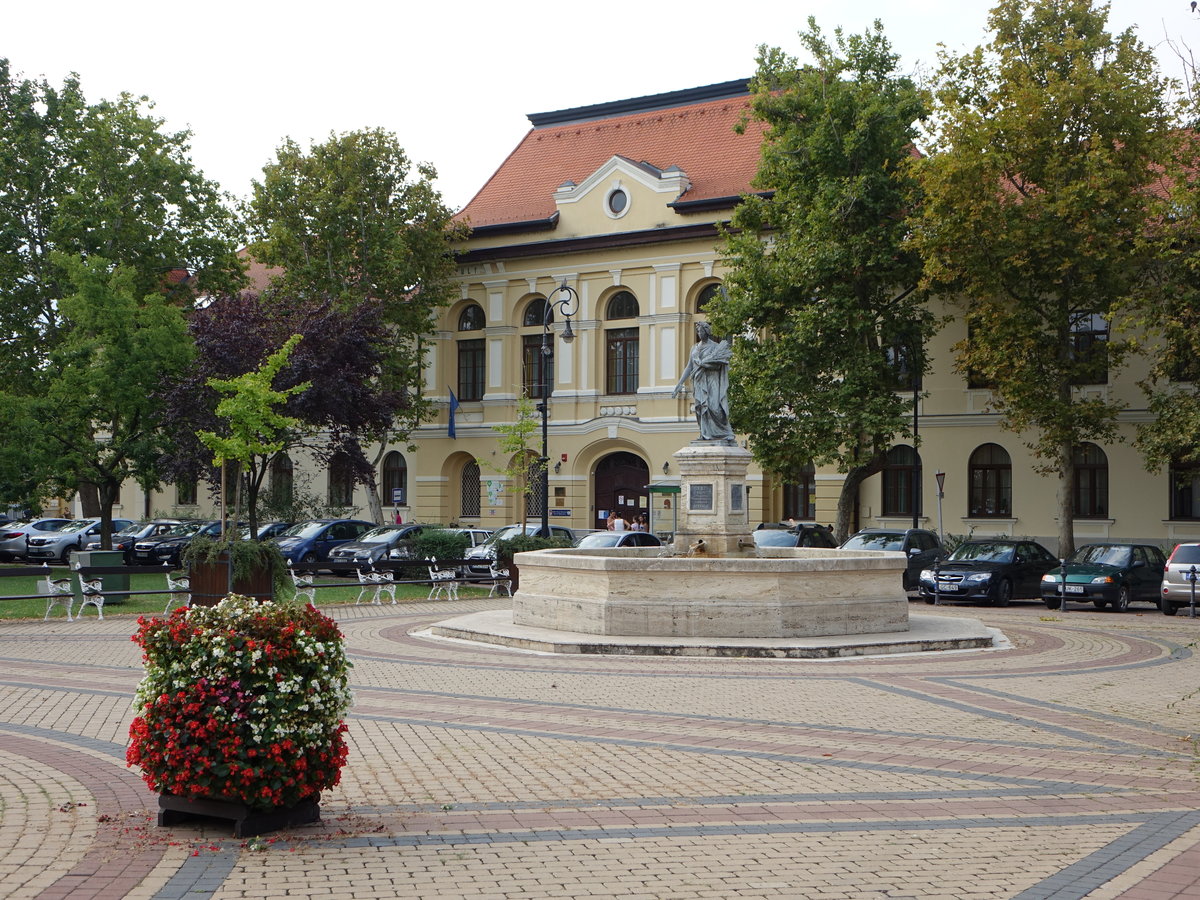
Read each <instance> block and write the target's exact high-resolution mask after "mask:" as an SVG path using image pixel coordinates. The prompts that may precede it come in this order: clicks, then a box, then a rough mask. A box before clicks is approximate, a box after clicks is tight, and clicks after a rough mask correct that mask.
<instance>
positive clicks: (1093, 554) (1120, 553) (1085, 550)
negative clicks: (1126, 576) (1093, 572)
mask: <svg viewBox="0 0 1200 900" xmlns="http://www.w3.org/2000/svg"><path fill="white" fill-rule="evenodd" d="M1132 554H1133V550H1132V548H1130V547H1111V546H1105V545H1104V544H1090V545H1088V546H1086V547H1080V548H1079V549H1078V550H1076V551H1075V552H1074V553H1072V554H1071V555H1070V556H1069V557H1067V562H1069V563H1091V564H1092V565H1103V566H1118V567H1121V566H1127V565H1129V558H1130V556H1131V555H1132Z"/></svg>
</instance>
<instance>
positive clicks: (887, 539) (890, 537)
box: [842, 531, 904, 550]
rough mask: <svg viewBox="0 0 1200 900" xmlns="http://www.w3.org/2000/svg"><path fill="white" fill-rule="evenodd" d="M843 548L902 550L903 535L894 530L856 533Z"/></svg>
mask: <svg viewBox="0 0 1200 900" xmlns="http://www.w3.org/2000/svg"><path fill="white" fill-rule="evenodd" d="M842 549H843V550H903V549H904V535H903V534H901V533H900V532H896V531H873V532H871V533H870V534H856V535H854V537H852V538H850V540H848V541H846V543H844V544H842Z"/></svg>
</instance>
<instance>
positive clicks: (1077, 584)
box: [1042, 544, 1167, 612]
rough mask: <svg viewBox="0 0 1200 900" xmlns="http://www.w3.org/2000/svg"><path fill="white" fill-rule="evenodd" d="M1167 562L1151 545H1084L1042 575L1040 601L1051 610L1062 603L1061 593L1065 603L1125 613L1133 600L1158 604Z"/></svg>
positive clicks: (1159, 551)
mask: <svg viewBox="0 0 1200 900" xmlns="http://www.w3.org/2000/svg"><path fill="white" fill-rule="evenodd" d="M1166 565H1167V558H1166V556H1165V555H1164V554H1163V552H1162V550H1160V549H1159V548H1158V547H1156V546H1154V545H1153V544H1085V545H1084V546H1082V547H1080V548H1079V549H1078V550H1076V551H1075V552H1074V553H1072V554H1071V555H1070V556H1068V557H1067V558H1066V560H1064V562H1063V565H1061V566H1059V567H1057V568H1054V569H1051V570H1050V571H1049V572H1047V573H1046V574H1045V575H1043V576H1042V600H1043V601H1045V604H1046V606H1047V607H1048V608H1050V609H1058V608H1059V607H1060V606H1062V597H1063V594H1064V593H1065V594H1066V598H1067V601H1068V602H1070V601H1072V600H1075V601H1078V602H1081V603H1091V604H1092V605H1093V606H1095V607H1096V609H1103V608H1104V607H1105V606H1108V607H1111V608H1112V609H1113V610H1114V611H1116V612H1125V610H1126V609H1128V608H1129V604H1130V603H1132V602H1133V601H1135V600H1137V601H1141V602H1144V603H1153V604H1154V605H1155V606H1158V594H1159V586H1160V585H1161V584H1162V579H1163V569H1164V568H1166ZM1064 572H1065V573H1066V576H1065V578H1064V574H1063V573H1064Z"/></svg>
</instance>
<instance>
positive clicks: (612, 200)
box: [605, 188, 629, 217]
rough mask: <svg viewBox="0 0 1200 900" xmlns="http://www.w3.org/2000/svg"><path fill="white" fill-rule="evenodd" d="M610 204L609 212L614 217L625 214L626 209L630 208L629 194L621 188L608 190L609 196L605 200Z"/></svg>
mask: <svg viewBox="0 0 1200 900" xmlns="http://www.w3.org/2000/svg"><path fill="white" fill-rule="evenodd" d="M605 202H606V203H607V204H608V213H609V215H611V216H613V217H617V216H623V215H624V214H625V210H627V209H628V208H629V195H628V194H626V193H625V191H623V190H622V189H621V188H614V189H613V190H611V191H609V192H608V198H607V199H606V201H605Z"/></svg>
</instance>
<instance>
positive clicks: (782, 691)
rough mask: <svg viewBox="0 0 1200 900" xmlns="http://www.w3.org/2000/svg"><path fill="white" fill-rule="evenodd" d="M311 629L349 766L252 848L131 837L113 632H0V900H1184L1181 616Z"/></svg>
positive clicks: (130, 776)
mask: <svg viewBox="0 0 1200 900" xmlns="http://www.w3.org/2000/svg"><path fill="white" fill-rule="evenodd" d="M501 605H502V604H501V602H498V601H493V600H462V601H457V602H454V603H440V604H432V603H412V604H407V605H398V606H390V605H389V606H384V607H379V608H377V607H371V608H364V607H357V608H332V609H331V610H330V612H331V614H332V615H334V616H335V618H337V619H338V620H339V623H340V624H341V627H342V629H343V631H344V632H345V634H346V640H347V647H348V650H349V652H350V656H351V658H352V660H353V662H354V669H353V671H352V681H353V685H354V693H355V706H354V708H353V711H352V714H351V719H350V733H349V736H348V737H349V739H350V743H351V755H350V763H349V765H348V766H347V768H346V770H345V771H344V773H343V779H342V784H341V785H339V786H338V787H337V788H336V789H335V790H333V791H331V792H329V793H327V794H326V795H325V796H324V798H323V800H322V821H321V822H320V823H318V824H315V825H312V826H307V827H303V828H297V829H294V830H291V831H287V832H281V833H278V834H276V835H273V836H271V837H270V838H269V839H265V840H251V841H245V840H234V839H232V838H231V837H230V836H229V829H228V827H227V826H223V825H222V823H219V822H212V823H199V824H189V825H186V826H175V827H172V828H170V829H162V828H158V827H157V826H155V825H154V813H153V811H154V808H155V798H154V797H153V795H151V794H150V792H149V791H148V790H147V789H146V788H145V786H144V785H143V784H142V782H141V779H140V778H139V777H138V775H137V773H136V772H134V771H132V770H130V769H128V768H126V766H125V763H124V751H125V741H126V735H127V731H128V727H129V721H130V719H131V716H132V713H131V710H130V701H131V699H132V695H133V690H134V687H135V686H136V684H137V682H138V680H139V678H140V677H141V663H140V656H139V651H138V648H137V647H136V646H135V645H134V644H133V643H132V641H130V635H131V634H132V633H133V631H134V629H135V627H136V623H135V620H134V619H133V618H132V617H128V616H121V615H119V614H115V613H114V614H111V615H109V616H108V617H106V618H105V620H104V621H103V622H99V621H96V620H94V619H90V618H89V619H86V620H83V621H80V622H73V623H67V622H66V621H65V620H51V621H50V622H47V623H43V622H40V621H19V622H12V621H9V622H0V898H66V897H79V898H83V897H87V898H117V897H134V898H146V900H154V898H164V900H167V898H189V900H207V898H214V900H228V898H255V900H262V898H274V897H285V896H286V897H314V898H316V897H326V896H332V897H352V898H360V897H361V898H369V897H418V898H424V897H430V898H433V897H437V898H455V897H464V898H466V897H470V898H474V900H481V898H492V897H495V898H522V897H529V898H546V897H572V898H573V897H630V898H701V897H715V898H721V897H739V898H740V897H763V898H766V897H770V898H820V900H825V898H828V900H834V898H890V900H896V898H1022V900H1024V898H1081V900H1082V898H1092V900H1115V898H1126V900H1151V898H1155V900H1159V898H1171V897H1179V898H1195V897H1197V896H1200V749H1198V743H1197V742H1198V741H1200V661H1198V657H1197V652H1196V651H1197V646H1198V645H1197V641H1200V620H1192V619H1189V618H1187V617H1181V616H1177V617H1174V618H1168V617H1166V616H1162V615H1159V614H1157V613H1154V612H1150V611H1146V612H1130V613H1126V614H1123V615H1121V614H1116V613H1110V612H1092V611H1090V610H1089V611H1075V610H1072V611H1069V612H1066V613H1062V612H1055V613H1051V614H1048V613H1047V611H1046V610H1045V609H1044V607H1041V606H1040V604H1039V605H1037V606H1035V605H1033V604H1015V605H1013V606H1011V607H1009V608H1006V609H978V608H971V609H969V610H963V609H958V608H946V609H942V608H937V609H933V610H931V609H930V608H928V607H925V608H923V609H922V610H921V612H922V613H923V614H924V613H929V614H932V615H946V616H954V615H968V616H970V617H973V618H978V619H981V620H982V621H984V623H985V624H987V625H988V626H990V627H993V628H997V629H999V630H1000V631H1001V632H1002V633H1003V634H1004V636H1005V638H1006V639H1007V642H1008V643H1007V644H1006V646H1005V647H1004V648H1002V649H998V650H989V651H964V652H951V653H937V654H910V655H901V656H889V657H877V658H861V659H838V660H821V661H817V660H778V659H738V658H733V659H720V658H704V657H666V658H660V657H646V656H633V657H612V656H590V657H581V656H578V655H571V656H557V655H549V654H539V653H530V652H520V651H514V650H508V649H503V648H498V647H487V646H479V645H474V644H467V643H462V642H455V641H447V640H438V639H433V638H431V637H429V636H428V635H427V633H426V632H427V629H428V626H429V625H430V624H431V623H433V622H437V621H440V620H442V619H445V618H447V617H449V616H452V615H458V614H464V613H469V612H476V611H482V610H487V609H496V608H500V607H501Z"/></svg>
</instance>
